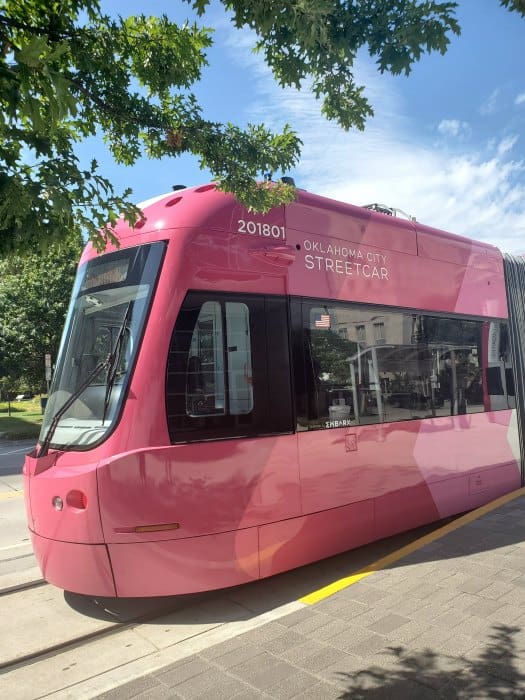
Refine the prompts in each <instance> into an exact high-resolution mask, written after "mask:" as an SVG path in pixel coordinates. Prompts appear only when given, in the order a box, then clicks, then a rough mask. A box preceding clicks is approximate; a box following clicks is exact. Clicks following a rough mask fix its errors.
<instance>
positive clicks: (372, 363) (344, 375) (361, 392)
mask: <svg viewBox="0 0 525 700" xmlns="http://www.w3.org/2000/svg"><path fill="white" fill-rule="evenodd" d="M293 309H294V313H293V316H292V317H293V318H294V330H293V332H294V360H295V369H294V372H295V388H296V403H297V429H298V430H313V429H319V428H337V427H345V426H348V427H349V426H353V425H367V424H373V423H391V422H398V421H406V420H418V419H424V418H436V417H445V416H455V415H461V414H470V413H480V412H483V411H493V410H500V409H506V408H511V407H512V404H513V397H512V393H513V382H512V369H511V368H510V367H509V360H508V358H506V353H505V351H504V349H502V348H504V338H505V332H506V329H505V325H504V324H503V323H502V322H500V321H480V320H475V319H468V318H463V317H444V316H432V315H430V314H425V313H417V312H411V311H405V310H401V309H399V310H398V309H384V308H379V307H370V306H365V305H360V304H344V303H335V302H326V303H323V302H319V301H311V300H302V301H301V300H297V301H294V305H293ZM496 380H497V381H496Z"/></svg>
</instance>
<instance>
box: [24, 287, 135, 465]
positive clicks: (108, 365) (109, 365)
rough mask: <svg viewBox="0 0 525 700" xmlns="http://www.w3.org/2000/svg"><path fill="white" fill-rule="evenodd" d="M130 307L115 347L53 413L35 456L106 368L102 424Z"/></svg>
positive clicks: (46, 447)
mask: <svg viewBox="0 0 525 700" xmlns="http://www.w3.org/2000/svg"><path fill="white" fill-rule="evenodd" d="M131 307H132V302H131V301H130V302H129V303H128V307H127V309H126V313H125V314H124V318H123V319H122V324H121V326H120V328H119V332H118V336H117V340H116V342H115V349H114V350H113V352H112V353H110V354H109V355H108V356H107V357H106V359H105V360H102V361H101V362H99V363H98V364H97V366H96V367H95V369H94V370H93V371H92V372H91V373H90V374H89V375H88V377H87V378H86V380H85V381H84V382H83V383H82V384H81V385H80V386H79V387H78V389H77V390H76V391H74V392H73V393H72V394H71V396H70V397H69V399H68V400H67V401H66V402H65V404H64V405H63V406H62V407H61V408H60V409H59V410H58V411H57V412H56V413H55V415H54V417H53V420H52V421H51V425H50V426H49V428H48V431H47V433H46V435H45V438H44V440H43V442H42V445H41V447H40V450H39V452H38V454H37V457H45V456H46V455H47V453H48V451H49V446H50V445H51V440H52V439H53V435H54V434H55V430H56V429H57V425H58V424H59V422H60V419H61V418H62V416H63V415H64V414H65V413H66V411H68V410H69V409H70V408H71V406H72V405H73V404H74V403H75V401H76V400H77V399H78V398H79V396H81V394H82V392H84V391H85V390H86V389H87V388H88V386H89V385H90V384H91V382H92V381H93V380H94V379H95V377H97V376H98V375H99V374H100V372H102V370H104V369H107V370H108V374H107V379H106V395H105V396H104V413H103V416H102V424H104V421H105V419H106V413H107V409H108V406H109V400H110V397H111V390H112V389H113V384H114V383H115V379H116V376H117V369H118V363H119V360H120V355H121V353H122V345H123V341H124V333H125V331H126V327H127V324H128V321H129V318H130V315H131Z"/></svg>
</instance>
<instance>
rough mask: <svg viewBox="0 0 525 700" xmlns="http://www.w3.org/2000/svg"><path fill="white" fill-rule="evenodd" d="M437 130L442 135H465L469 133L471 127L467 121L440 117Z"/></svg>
mask: <svg viewBox="0 0 525 700" xmlns="http://www.w3.org/2000/svg"><path fill="white" fill-rule="evenodd" d="M437 130H438V131H439V133H440V134H442V135H443V136H452V137H458V136H467V135H469V134H470V132H471V129H470V125H469V124H468V122H461V121H459V119H442V120H441V121H440V122H439V124H438V126H437Z"/></svg>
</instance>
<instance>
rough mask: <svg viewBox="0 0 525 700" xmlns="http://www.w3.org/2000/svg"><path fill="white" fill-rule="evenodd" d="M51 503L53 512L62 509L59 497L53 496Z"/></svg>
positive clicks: (62, 503)
mask: <svg viewBox="0 0 525 700" xmlns="http://www.w3.org/2000/svg"><path fill="white" fill-rule="evenodd" d="M51 503H52V504H53V508H54V509H55V510H62V508H63V507H64V501H63V500H62V499H61V498H60V496H54V497H53V500H52V501H51Z"/></svg>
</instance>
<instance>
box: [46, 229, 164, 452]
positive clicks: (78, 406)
mask: <svg viewBox="0 0 525 700" xmlns="http://www.w3.org/2000/svg"><path fill="white" fill-rule="evenodd" d="M164 247H165V244H164V243H162V242H160V243H153V244H150V245H142V246H138V247H135V248H127V249H125V250H120V251H118V252H116V253H109V254H107V255H103V256H101V257H99V258H94V259H92V260H89V261H88V262H87V263H85V264H84V265H82V266H81V267H80V268H79V271H78V274H77V278H76V280H75V286H74V288H73V295H72V298H71V304H70V307H69V311H68V315H67V319H66V325H65V328H64V333H63V336H62V342H61V345H60V351H59V354H58V359H57V365H56V369H55V374H54V377H53V382H52V384H51V389H50V392H49V400H48V402H47V406H46V411H45V414H44V420H43V425H42V430H41V433H40V443H42V442H43V441H44V440H46V439H47V440H48V441H49V442H50V446H51V447H55V448H64V447H75V446H76V447H84V446H89V445H93V444H94V443H97V442H100V441H101V440H102V439H103V438H104V436H105V435H106V434H107V433H108V432H109V430H110V429H111V428H112V426H113V425H114V423H115V420H116V418H117V415H118V413H119V408H120V405H121V402H122V399H123V397H124V394H125V391H126V387H127V384H128V381H129V377H130V372H131V368H132V367H133V364H134V361H135V358H136V354H137V350H138V345H139V341H140V338H141V336H142V331H143V328H144V322H145V318H146V314H147V311H148V309H149V306H150V303H151V298H152V293H153V288H154V286H155V282H156V280H157V277H158V273H159V268H160V263H161V260H162V256H163V253H164ZM108 358H109V359H108ZM99 366H100V367H101V369H100V371H98V372H97V371H96V368H97V367H99ZM83 385H85V388H82V387H83ZM76 393H78V396H75V394H76ZM72 397H74V399H73V400H72ZM71 400H72V403H71V406H69V408H68V409H67V410H66V411H64V412H63V413H62V415H60V418H59V420H58V421H57V420H56V419H55V416H57V418H58V415H57V414H59V413H60V412H61V411H62V410H63V407H64V406H65V404H66V403H67V402H68V401H71ZM54 419H55V420H54ZM48 432H49V433H51V434H48Z"/></svg>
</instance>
